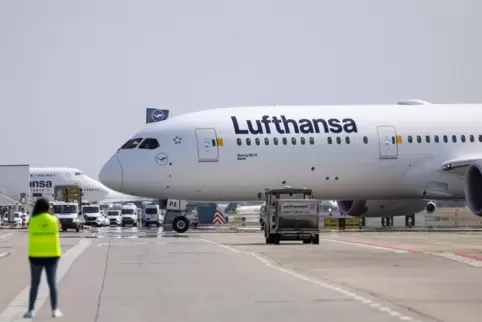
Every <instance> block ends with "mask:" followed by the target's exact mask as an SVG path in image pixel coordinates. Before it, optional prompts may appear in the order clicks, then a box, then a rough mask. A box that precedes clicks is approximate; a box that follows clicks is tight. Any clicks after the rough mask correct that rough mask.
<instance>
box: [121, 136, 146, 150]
mask: <svg viewBox="0 0 482 322" xmlns="http://www.w3.org/2000/svg"><path fill="white" fill-rule="evenodd" d="M141 142H142V138H136V139H131V140H129V141H127V142H126V143H124V145H123V146H122V147H121V149H134V148H137V146H138V145H139V143H141Z"/></svg>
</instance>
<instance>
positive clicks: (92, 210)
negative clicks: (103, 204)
mask: <svg viewBox="0 0 482 322" xmlns="http://www.w3.org/2000/svg"><path fill="white" fill-rule="evenodd" d="M81 209H82V215H83V216H84V219H85V224H86V225H88V226H94V227H102V226H104V225H105V219H104V216H103V214H102V213H101V210H100V207H99V205H84V206H82V208H81Z"/></svg>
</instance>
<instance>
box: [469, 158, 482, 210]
mask: <svg viewBox="0 0 482 322" xmlns="http://www.w3.org/2000/svg"><path fill="white" fill-rule="evenodd" d="M465 202H466V203H467V207H469V209H470V211H472V212H473V213H474V214H475V215H477V216H481V217H482V163H481V162H480V161H477V162H474V163H472V164H471V165H470V166H469V168H468V169H467V172H466V173H465Z"/></svg>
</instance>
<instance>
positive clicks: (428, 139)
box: [425, 135, 430, 143]
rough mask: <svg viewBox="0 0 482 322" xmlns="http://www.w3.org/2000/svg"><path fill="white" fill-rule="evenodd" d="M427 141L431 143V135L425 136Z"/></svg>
mask: <svg viewBox="0 0 482 322" xmlns="http://www.w3.org/2000/svg"><path fill="white" fill-rule="evenodd" d="M425 142H427V143H430V136H429V135H426V136H425Z"/></svg>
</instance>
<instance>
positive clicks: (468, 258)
mask: <svg viewBox="0 0 482 322" xmlns="http://www.w3.org/2000/svg"><path fill="white" fill-rule="evenodd" d="M428 254H431V255H435V256H438V257H443V258H446V259H451V260H454V261H456V262H459V263H462V264H467V265H470V266H473V267H482V259H480V260H478V259H474V257H475V258H477V257H476V256H472V255H468V254H464V253H428Z"/></svg>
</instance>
